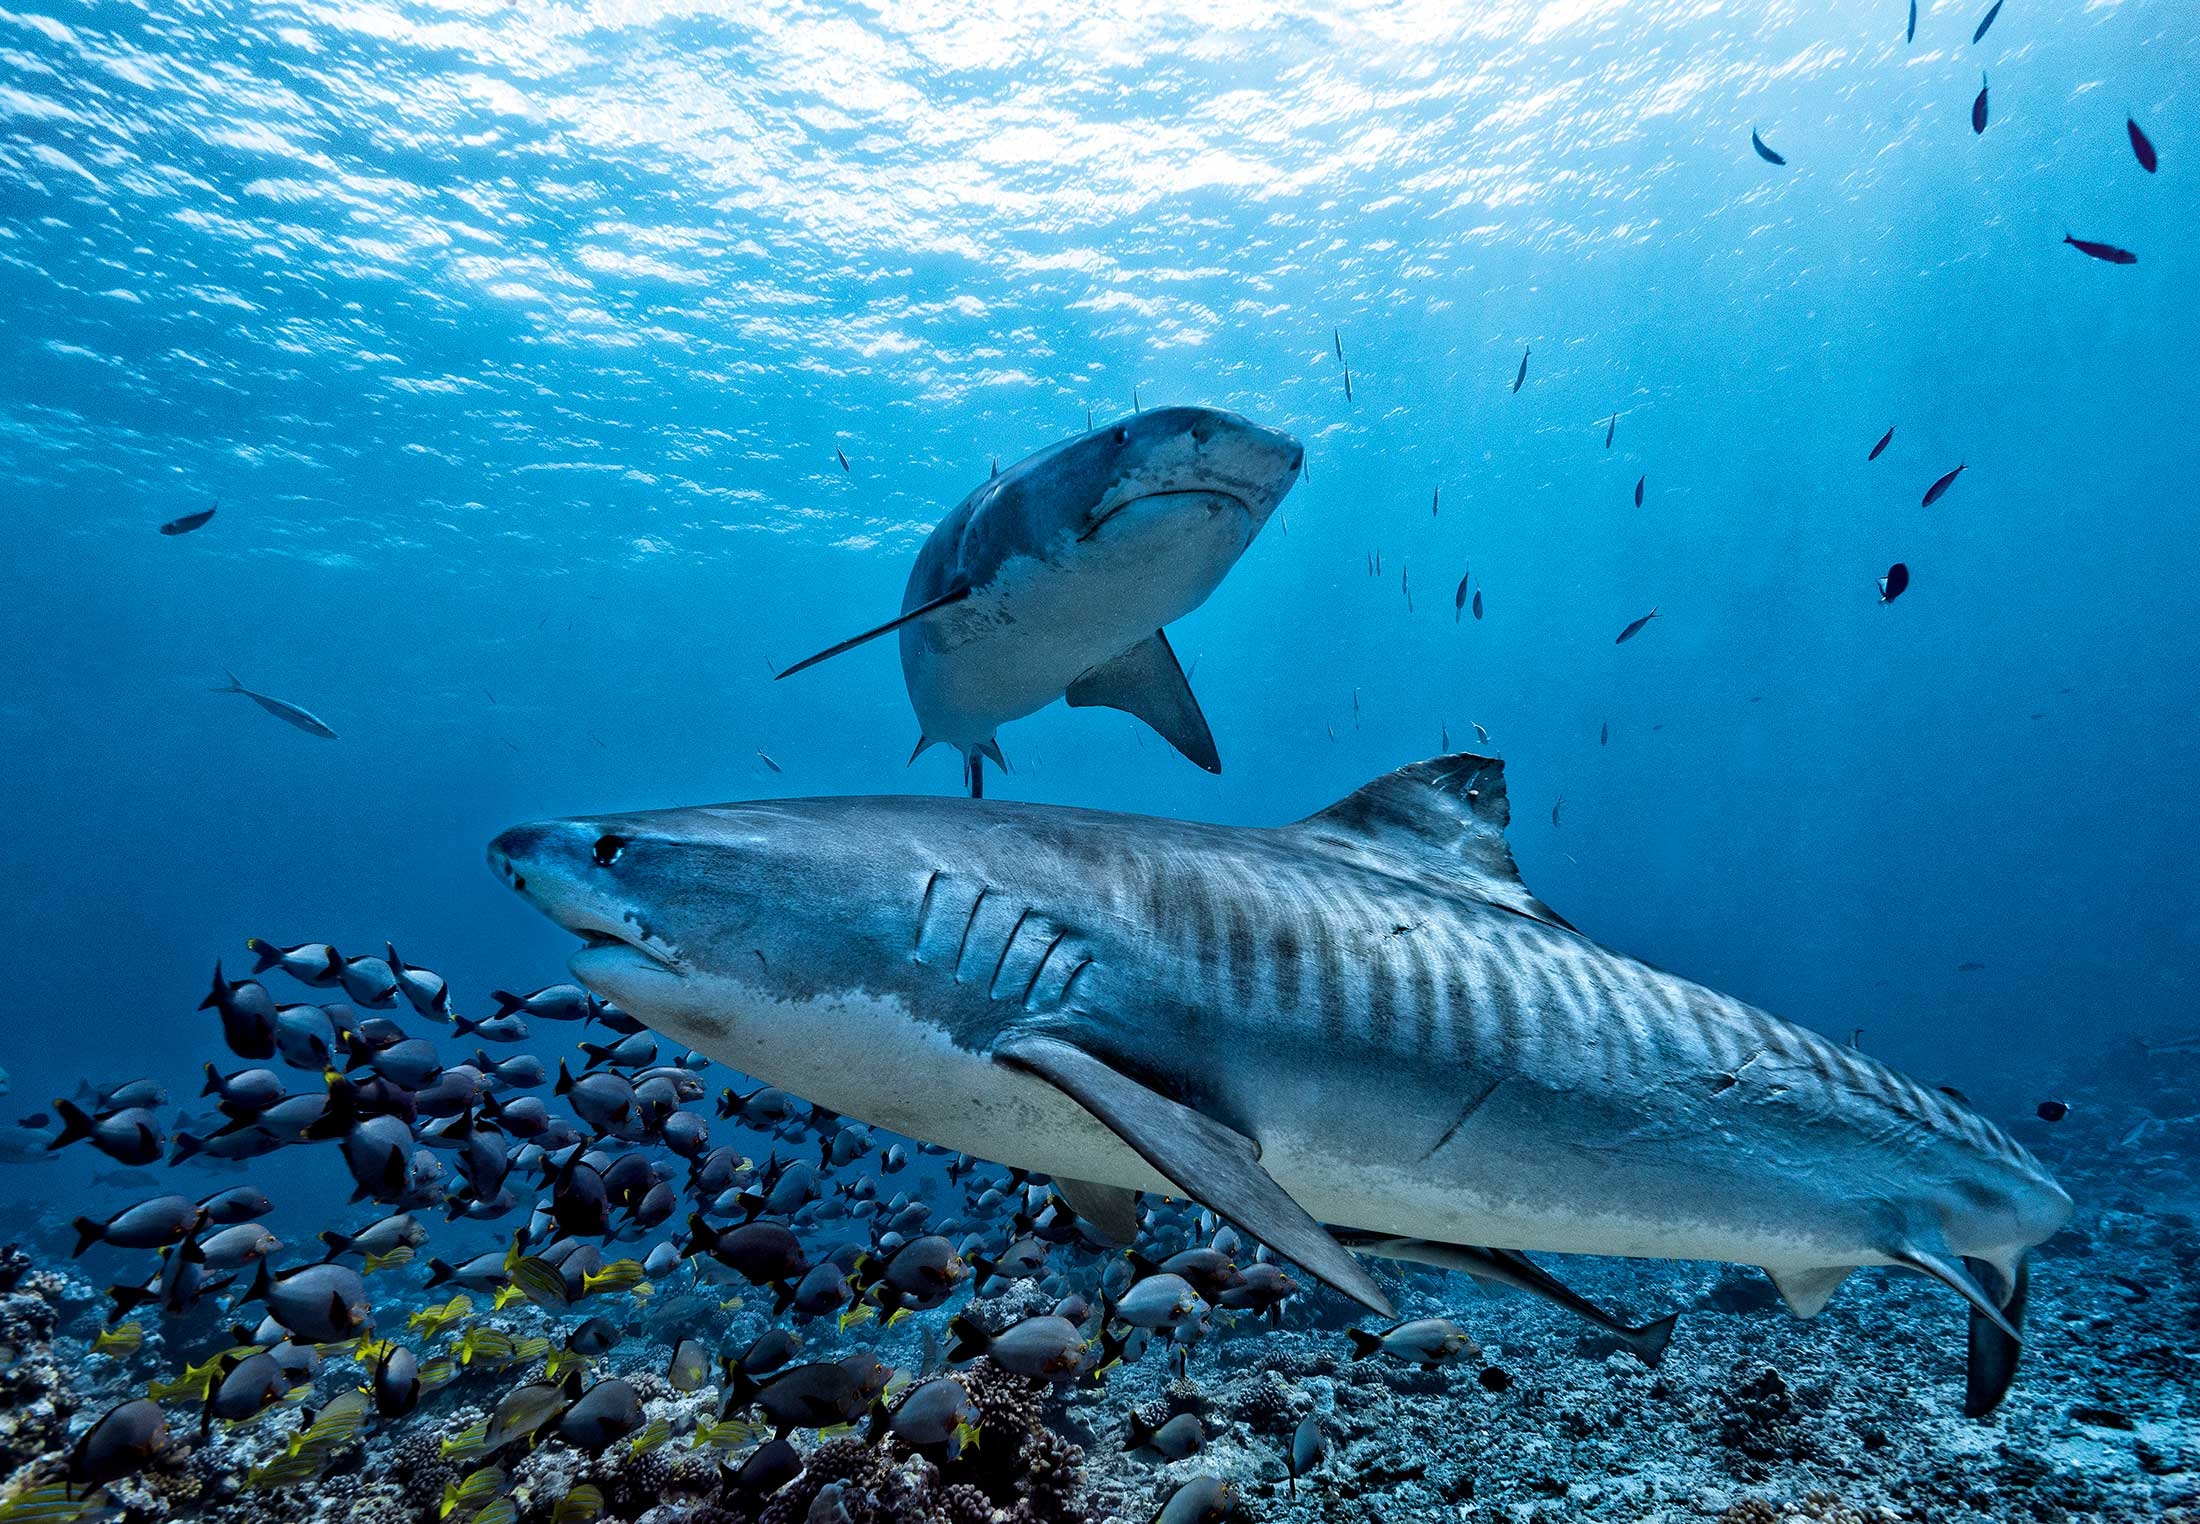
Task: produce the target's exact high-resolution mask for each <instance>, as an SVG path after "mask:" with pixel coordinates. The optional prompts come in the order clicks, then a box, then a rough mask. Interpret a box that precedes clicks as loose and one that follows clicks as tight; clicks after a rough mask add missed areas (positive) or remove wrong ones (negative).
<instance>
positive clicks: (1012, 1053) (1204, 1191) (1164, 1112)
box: [994, 1037, 1396, 1318]
mask: <svg viewBox="0 0 2200 1524" xmlns="http://www.w3.org/2000/svg"><path fill="white" fill-rule="evenodd" d="M994 1057H995V1058H997V1059H999V1060H1000V1061H1001V1062H1002V1063H1005V1064H1008V1065H1010V1066H1011V1067H1013V1068H1017V1069H1021V1070H1023V1071H1024V1072H1025V1073H1027V1074H1033V1075H1036V1076H1038V1077H1039V1078H1040V1079H1043V1080H1045V1081H1046V1082H1047V1083H1048V1084H1050V1085H1052V1086H1054V1087H1055V1088H1056V1089H1057V1090H1060V1091H1061V1092H1063V1093H1064V1094H1065V1095H1067V1096H1069V1097H1070V1098H1071V1099H1072V1100H1074V1101H1076V1102H1077V1103H1078V1104H1079V1105H1080V1106H1082V1107H1084V1108H1085V1110H1087V1111H1089V1112H1091V1113H1092V1114H1093V1115H1094V1116H1095V1117H1097V1118H1099V1120H1100V1121H1101V1122H1102V1123H1104V1124H1105V1125H1106V1126H1107V1128H1108V1130H1109V1131H1110V1132H1113V1133H1114V1134H1115V1135H1116V1136H1117V1137H1119V1138H1121V1139H1122V1140H1123V1141H1124V1142H1125V1143H1128V1144H1129V1145H1130V1146H1131V1148H1132V1149H1133V1150H1134V1151H1136V1153H1137V1154H1138V1156H1139V1157H1140V1158H1141V1159H1144V1160H1145V1161H1146V1162H1147V1163H1148V1164H1150V1165H1152V1166H1153V1167H1154V1168H1155V1169H1156V1170H1157V1171H1159V1172H1160V1173H1161V1174H1162V1175H1164V1176H1165V1177H1167V1178H1168V1179H1169V1180H1170V1181H1171V1182H1173V1183H1174V1184H1175V1185H1176V1187H1177V1189H1178V1190H1181V1191H1182V1192H1183V1193H1184V1194H1185V1195H1187V1196H1189V1197H1191V1198H1192V1199H1193V1200H1194V1201H1197V1202H1198V1203H1199V1204H1200V1205H1202V1206H1204V1207H1206V1208H1208V1209H1209V1210H1210V1211H1212V1212H1213V1213H1214V1214H1215V1215H1216V1216H1217V1217H1220V1218H1222V1219H1223V1220H1224V1221H1226V1222H1229V1223H1231V1224H1232V1225H1234V1226H1235V1227H1237V1228H1238V1229H1239V1230H1241V1231H1243V1232H1246V1233H1250V1234H1251V1235H1252V1236H1253V1237H1255V1238H1257V1239H1259V1240H1260V1241H1261V1242H1262V1243H1264V1244H1266V1245H1268V1247H1270V1248H1271V1249H1274V1250H1275V1251H1276V1252H1277V1253H1278V1254H1281V1255H1282V1256H1284V1257H1285V1258H1286V1259H1289V1260H1291V1261H1292V1262H1293V1263H1295V1264H1297V1265H1299V1266H1301V1267H1302V1268H1304V1269H1305V1270H1306V1271H1307V1273H1308V1274H1310V1275H1313V1276H1315V1277H1316V1278H1317V1279H1319V1280H1322V1281H1325V1282H1327V1283H1328V1284H1329V1285H1331V1286H1334V1287H1335V1288H1336V1289H1337V1290H1339V1291H1341V1292H1343V1293H1344V1294H1345V1295H1346V1296H1348V1297H1351V1298H1352V1299H1353V1300H1354V1301H1356V1302H1359V1303H1360V1304H1361V1305H1363V1306H1366V1307H1370V1308H1373V1309H1374V1310H1375V1311H1376V1312H1379V1313H1381V1314H1382V1315H1383V1316H1384V1317H1386V1318H1387V1317H1394V1316H1396V1313H1395V1312H1394V1311H1393V1309H1392V1307H1391V1305H1390V1299H1389V1298H1388V1297H1386V1296H1384V1295H1383V1293H1382V1288H1381V1287H1379V1286H1377V1285H1376V1284H1375V1282H1374V1281H1373V1280H1371V1279H1370V1278H1369V1276H1368V1273H1367V1272H1366V1271H1365V1270H1363V1269H1361V1268H1360V1263H1359V1261H1358V1260H1356V1259H1354V1258H1353V1257H1352V1255H1351V1253H1350V1252H1349V1251H1348V1250H1346V1249H1345V1248H1344V1246H1343V1245H1342V1244H1339V1243H1338V1242H1337V1241H1336V1240H1335V1239H1334V1238H1331V1237H1330V1236H1329V1234H1328V1233H1327V1232H1326V1231H1324V1229H1323V1228H1322V1226H1321V1224H1320V1223H1318V1222H1316V1221H1314V1219H1313V1218H1311V1217H1309V1216H1307V1214H1306V1209H1305V1208H1304V1207H1302V1206H1300V1205H1299V1204H1298V1203H1297V1202H1296V1201H1293V1200H1292V1199H1291V1197H1290V1195H1289V1194H1288V1193H1287V1192H1286V1191H1285V1190H1284V1188H1283V1187H1282V1186H1280V1185H1278V1184H1276V1182H1275V1180H1274V1178H1273V1177H1271V1176H1270V1175H1269V1173H1268V1171H1266V1170H1264V1169H1262V1168H1261V1167H1260V1148H1259V1146H1258V1145H1257V1144H1255V1143H1254V1142H1253V1140H1252V1139H1251V1138H1248V1137H1246V1136H1245V1135H1244V1134H1243V1133H1241V1132H1237V1131H1234V1130H1232V1129H1231V1128H1228V1127H1225V1126H1223V1125H1222V1124H1221V1123H1220V1122H1217V1121H1215V1120H1214V1119H1213V1118H1211V1117H1206V1116H1202V1115H1200V1114H1199V1113H1198V1112H1196V1111H1194V1110H1192V1109H1191V1107H1189V1106H1183V1105H1179V1104H1178V1103H1177V1102H1175V1101H1172V1100H1170V1099H1168V1098H1167V1097H1166V1096H1163V1095H1160V1094H1157V1093H1156V1092H1155V1091H1153V1090H1150V1089H1148V1088H1147V1087H1146V1086H1144V1085H1142V1084H1140V1083H1139V1082H1138V1081H1137V1080H1134V1079H1132V1078H1130V1077H1129V1076H1128V1075H1126V1074H1123V1073H1121V1072H1120V1071H1118V1070H1116V1069H1113V1068H1110V1067H1109V1066H1108V1065H1107V1064H1105V1063H1103V1062H1101V1061H1100V1060H1099V1059H1097V1058H1094V1057H1093V1056H1092V1055H1091V1054H1089V1053H1087V1052H1085V1051H1084V1050H1083V1049H1082V1048H1077V1047H1073V1046H1072V1045H1070V1044H1069V1043H1066V1042H1062V1041H1060V1040H1059V1039H1057V1038H1052V1037H1020V1038H1017V1039H1015V1040H1014V1041H1012V1042H1008V1043H1004V1044H1003V1045H1002V1046H1000V1047H998V1048H996V1049H994ZM1071 1205H1072V1206H1074V1205H1076V1203H1075V1202H1074V1201H1072V1202H1071Z"/></svg>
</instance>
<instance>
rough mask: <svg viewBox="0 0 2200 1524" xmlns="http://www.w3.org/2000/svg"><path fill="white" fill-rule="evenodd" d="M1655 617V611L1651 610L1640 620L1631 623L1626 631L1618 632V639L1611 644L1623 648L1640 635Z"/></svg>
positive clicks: (1656, 612) (1656, 613) (1656, 615)
mask: <svg viewBox="0 0 2200 1524" xmlns="http://www.w3.org/2000/svg"><path fill="white" fill-rule="evenodd" d="M1657 617H1658V611H1657V610H1656V609H1652V610H1651V611H1650V612H1649V613H1647V614H1645V615H1643V616H1642V617H1641V618H1640V619H1637V620H1635V621H1634V622H1633V623H1631V624H1629V625H1628V626H1627V628H1626V629H1624V630H1622V631H1620V632H1619V637H1618V638H1617V639H1616V640H1614V641H1613V642H1612V644H1613V645H1615V646H1623V645H1625V644H1627V642H1629V641H1630V640H1633V639H1634V638H1635V637H1636V636H1637V635H1640V634H1641V633H1642V629H1643V626H1644V625H1646V624H1648V623H1649V622H1650V621H1651V620H1653V619H1655V618H1657Z"/></svg>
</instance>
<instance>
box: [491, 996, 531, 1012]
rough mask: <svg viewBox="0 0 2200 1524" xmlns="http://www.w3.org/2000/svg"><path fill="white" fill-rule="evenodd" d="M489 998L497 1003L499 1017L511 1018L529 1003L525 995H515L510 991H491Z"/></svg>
mask: <svg viewBox="0 0 2200 1524" xmlns="http://www.w3.org/2000/svg"><path fill="white" fill-rule="evenodd" d="M489 998H490V999H491V1000H494V1001H495V1002H496V1003H497V1009H496V1013H497V1015H499V1016H509V1015H511V1014H512V1013H513V1012H514V1011H516V1010H518V1009H519V1008H520V1007H521V1006H523V1005H525V1004H526V1003H527V997H526V996H525V995H515V994H513V993H512V992H511V991H510V990H491V991H489Z"/></svg>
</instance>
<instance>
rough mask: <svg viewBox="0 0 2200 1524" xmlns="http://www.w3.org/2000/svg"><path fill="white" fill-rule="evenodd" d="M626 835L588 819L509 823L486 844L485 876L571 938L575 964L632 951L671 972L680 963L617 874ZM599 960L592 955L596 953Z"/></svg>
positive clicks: (577, 967)
mask: <svg viewBox="0 0 2200 1524" xmlns="http://www.w3.org/2000/svg"><path fill="white" fill-rule="evenodd" d="M630 842H631V838H630V837H629V836H627V835H625V834H622V833H621V832H620V831H618V830H617V829H616V827H615V826H613V825H609V824H606V823H603V822H597V821H588V820H548V821H536V822H533V823H531V824H528V825H519V826H514V827H512V828H511V829H510V830H508V831H506V832H504V833H503V834H502V835H501V836H499V837H497V839H496V840H494V841H492V842H490V843H489V871H490V872H492V873H494V874H496V875H497V876H498V877H499V878H501V879H503V880H504V882H505V883H506V884H508V885H510V886H511V888H512V890H513V891H514V892H515V893H517V894H518V895H519V896H520V897H521V898H522V899H524V900H526V901H527V902H528V903H529V904H531V905H533V906H534V907H535V908H536V909H537V910H540V911H541V912H542V913H543V914H544V915H546V916H548V917H549V918H550V919H551V920H553V921H555V922H556V923H557V924H558V925H560V926H562V927H564V928H565V929H566V930H567V931H570V932H572V933H573V934H574V935H575V936H577V937H579V938H580V939H581V941H582V942H583V944H584V946H583V948H582V950H581V951H580V952H579V953H577V954H575V956H574V972H575V973H576V974H578V973H581V972H583V970H582V968H581V963H582V960H584V959H593V961H594V962H595V963H606V962H616V961H617V960H618V959H619V958H620V957H622V956H626V957H631V956H632V955H635V954H639V955H640V956H641V957H642V958H643V959H646V960H647V961H649V962H651V963H654V964H656V965H658V966H659V967H661V968H665V969H670V970H672V971H674V972H679V971H680V970H681V969H682V966H683V965H682V961H681V958H680V955H679V952H678V950H677V949H676V948H675V947H674V946H673V945H672V943H671V941H670V939H669V938H667V937H666V936H665V935H664V933H663V930H662V928H660V927H657V926H655V925H653V924H652V922H651V919H650V917H649V916H648V915H647V914H646V912H645V911H644V910H643V909H642V908H641V904H642V900H641V897H640V896H638V895H637V894H636V893H635V892H633V888H632V886H630V885H628V884H627V883H625V882H624V879H625V877H626V875H625V874H624V873H622V871H621V869H622V866H623V865H624V860H625V858H626V856H627V848H628V846H629V844H630ZM599 954H601V955H603V956H597V955H599Z"/></svg>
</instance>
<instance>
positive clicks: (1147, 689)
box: [1064, 630, 1222, 773]
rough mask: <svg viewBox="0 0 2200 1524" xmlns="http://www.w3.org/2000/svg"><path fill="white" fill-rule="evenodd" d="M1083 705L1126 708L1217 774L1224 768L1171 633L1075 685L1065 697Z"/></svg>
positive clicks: (1156, 634) (1142, 644)
mask: <svg viewBox="0 0 2200 1524" xmlns="http://www.w3.org/2000/svg"><path fill="white" fill-rule="evenodd" d="M1064 696H1065V697H1066V698H1068V700H1069V702H1070V706H1071V707H1072V708H1077V709H1093V708H1102V709H1120V710H1122V711H1123V712H1124V713H1125V714H1129V715H1136V716H1137V717H1138V718H1139V719H1141V720H1144V721H1145V722H1146V723H1147V724H1148V725H1151V726H1152V727H1153V728H1154V729H1155V730H1156V731H1158V732H1160V735H1161V739H1162V740H1164V741H1167V742H1168V743H1169V744H1170V745H1171V746H1174V747H1175V748H1176V749H1177V750H1178V751H1180V752H1182V753H1184V755H1185V756H1186V757H1187V758H1189V759H1190V760H1191V761H1193V762H1194V763H1196V764H1198V765H1199V766H1201V767H1204V768H1205V769H1207V771H1209V772H1211V773H1219V772H1221V771H1222V758H1221V756H1220V755H1219V754H1218V753H1217V752H1216V751H1215V737H1214V732H1212V731H1210V730H1209V729H1208V728H1207V717H1206V716H1205V715H1203V714H1201V713H1200V712H1199V700H1198V699H1196V698H1193V697H1192V687H1191V684H1190V683H1188V682H1186V681H1185V679H1184V669H1183V668H1182V667H1181V666H1179V665H1178V664H1177V660H1176V652H1175V651H1173V650H1171V649H1170V648H1169V637H1168V636H1166V635H1164V634H1162V633H1161V632H1160V631H1159V630H1156V631H1154V632H1153V635H1152V637H1151V638H1150V639H1146V640H1141V641H1140V642H1139V643H1138V644H1137V645H1135V646H1132V647H1131V648H1130V649H1129V650H1128V651H1125V652H1124V653H1123V654H1122V655H1121V656H1118V657H1116V658H1115V659H1114V660H1113V661H1107V662H1102V663H1101V664H1100V665H1099V666H1097V667H1094V668H1093V669H1092V670H1091V671H1090V672H1087V673H1086V674H1085V675H1084V676H1083V677H1080V678H1079V679H1077V681H1076V682H1074V683H1071V684H1070V685H1069V692H1068V693H1067V694H1066V695H1064Z"/></svg>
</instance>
